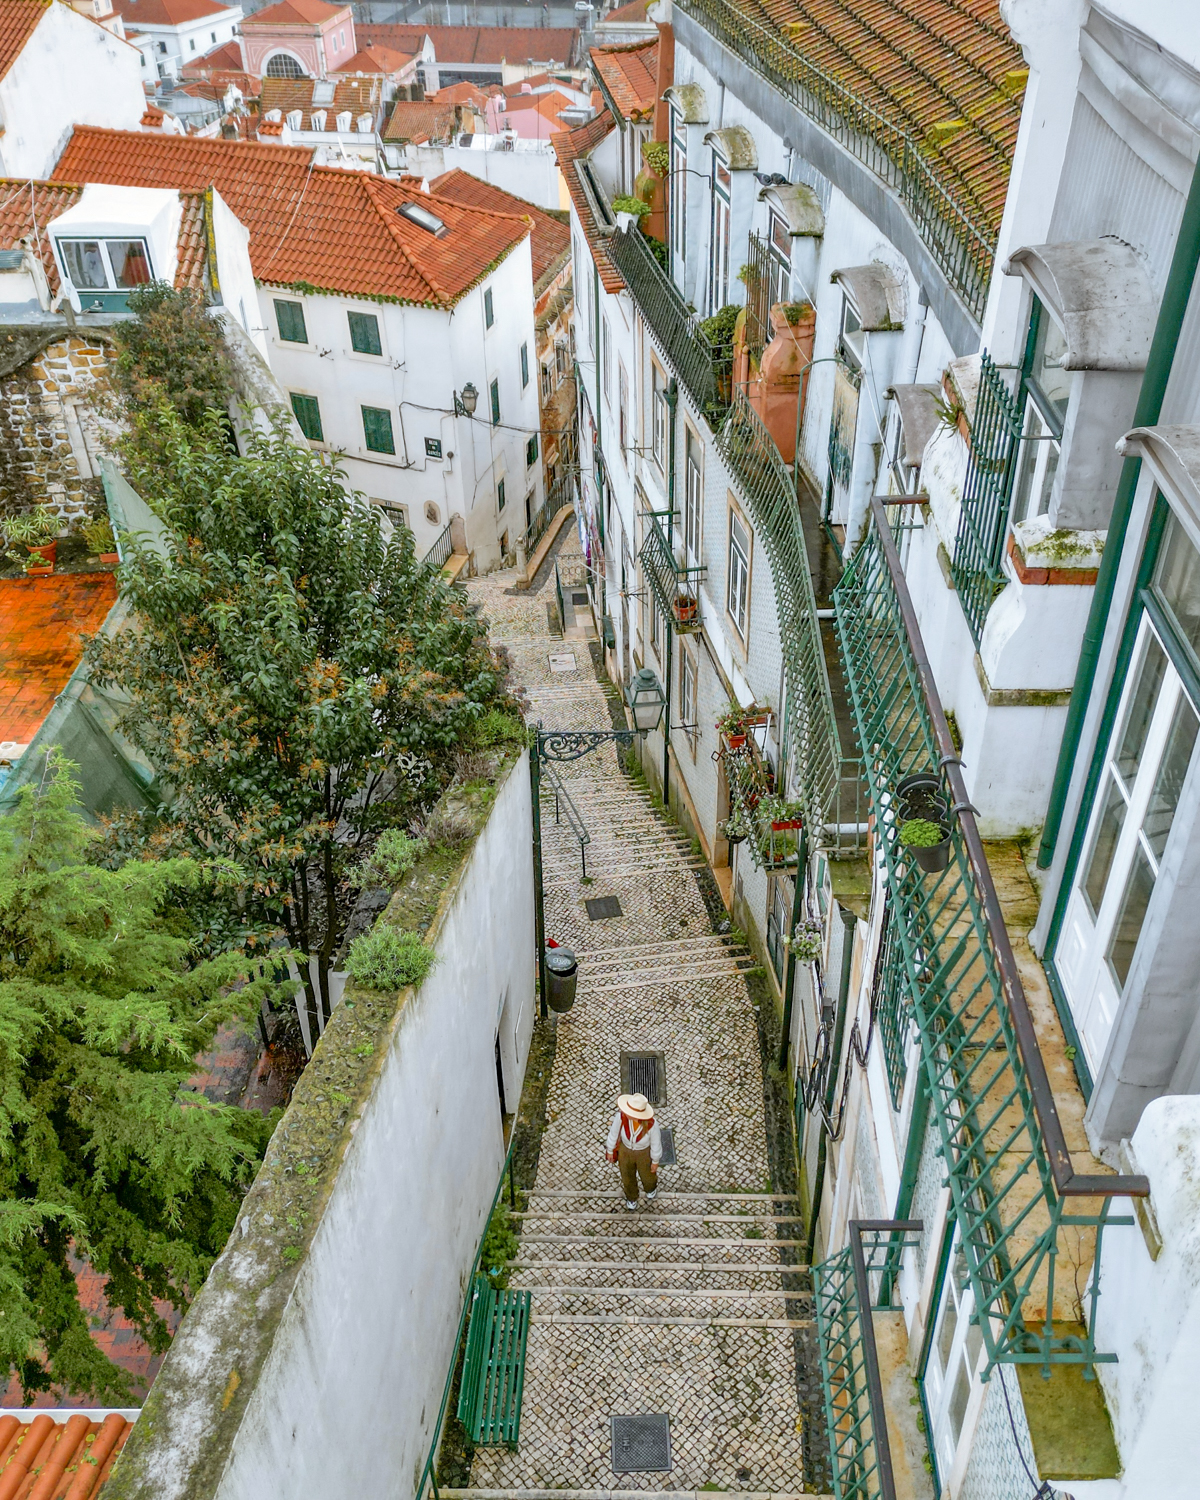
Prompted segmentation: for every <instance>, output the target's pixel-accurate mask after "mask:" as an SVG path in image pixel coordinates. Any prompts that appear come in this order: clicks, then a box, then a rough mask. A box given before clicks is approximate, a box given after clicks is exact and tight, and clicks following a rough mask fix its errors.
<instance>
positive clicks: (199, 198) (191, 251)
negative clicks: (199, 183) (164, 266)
mask: <svg viewBox="0 0 1200 1500" xmlns="http://www.w3.org/2000/svg"><path fill="white" fill-rule="evenodd" d="M179 196H180V198H181V199H182V200H183V217H182V218H181V220H180V223H179V241H178V249H179V263H178V265H177V266H176V267H175V285H176V286H177V287H185V286H190V287H191V288H192V289H193V290H194V291H197V292H202V291H203V290H204V272H205V270H206V268H207V265H208V226H207V224H206V223H205V219H204V198H205V195H204V194H203V193H180V195H179Z"/></svg>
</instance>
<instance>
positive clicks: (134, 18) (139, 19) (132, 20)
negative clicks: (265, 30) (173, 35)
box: [113, 0, 227, 31]
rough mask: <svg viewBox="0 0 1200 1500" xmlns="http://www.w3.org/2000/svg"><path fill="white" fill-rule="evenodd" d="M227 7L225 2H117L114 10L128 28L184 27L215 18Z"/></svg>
mask: <svg viewBox="0 0 1200 1500" xmlns="http://www.w3.org/2000/svg"><path fill="white" fill-rule="evenodd" d="M226 8H227V7H226V6H225V4H224V0H116V3H115V4H114V5H113V9H114V10H115V11H116V12H117V14H118V15H119V16H120V17H121V20H122V21H124V23H125V25H126V26H129V27H132V28H133V29H134V30H135V31H136V30H137V28H138V27H139V26H182V25H184V24H185V23H186V22H188V21H198V20H200V19H201V17H202V16H215V15H216V14H217V13H218V12H219V11H222V10H225V9H226Z"/></svg>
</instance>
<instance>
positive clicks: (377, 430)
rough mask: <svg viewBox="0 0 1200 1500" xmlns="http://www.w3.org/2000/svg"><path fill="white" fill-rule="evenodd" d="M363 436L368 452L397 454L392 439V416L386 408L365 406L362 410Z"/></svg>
mask: <svg viewBox="0 0 1200 1500" xmlns="http://www.w3.org/2000/svg"><path fill="white" fill-rule="evenodd" d="M362 419H363V436H364V437H365V438H366V440H367V450H368V452H371V453H395V451H396V444H395V441H394V440H393V438H392V414H391V412H390V411H388V409H387V407H385V406H364V407H363V409H362Z"/></svg>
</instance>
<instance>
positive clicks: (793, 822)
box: [771, 818, 804, 833]
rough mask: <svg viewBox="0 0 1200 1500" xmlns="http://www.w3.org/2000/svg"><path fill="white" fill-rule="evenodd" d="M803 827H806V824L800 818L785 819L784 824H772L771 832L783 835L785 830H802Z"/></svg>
mask: <svg viewBox="0 0 1200 1500" xmlns="http://www.w3.org/2000/svg"><path fill="white" fill-rule="evenodd" d="M803 826H804V824H803V822H802V821H801V819H799V818H785V819H784V821H783V822H782V823H772V824H771V832H772V833H783V832H784V830H785V829H788V828H802V827H803Z"/></svg>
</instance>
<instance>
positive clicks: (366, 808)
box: [90, 404, 497, 1036]
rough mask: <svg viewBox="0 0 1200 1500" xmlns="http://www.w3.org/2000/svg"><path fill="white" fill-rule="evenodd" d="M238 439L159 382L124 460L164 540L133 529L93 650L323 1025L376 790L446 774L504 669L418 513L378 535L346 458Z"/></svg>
mask: <svg viewBox="0 0 1200 1500" xmlns="http://www.w3.org/2000/svg"><path fill="white" fill-rule="evenodd" d="M245 442H246V448H247V451H246V453H245V454H244V456H242V457H240V458H239V457H238V456H237V455H235V454H232V453H231V452H230V451H229V450H228V449H227V448H226V447H225V446H224V444H223V441H222V438H221V433H220V426H219V421H218V418H217V417H216V415H215V414H210V415H209V416H208V417H206V418H204V419H203V420H202V422H201V426H200V429H199V430H198V431H190V430H188V429H187V428H186V427H185V426H184V425H183V424H182V422H181V421H180V419H179V418H178V416H177V415H176V414H175V413H174V411H173V410H172V409H171V408H170V407H168V406H167V405H166V404H163V405H162V406H160V407H159V408H158V410H156V411H152V412H143V413H138V414H136V415H135V417H134V427H133V432H132V436H131V438H130V440H129V441H128V442H127V444H126V457H127V462H128V465H129V468H130V478H131V480H132V482H133V483H134V484H135V485H136V486H137V487H138V488H139V489H140V491H141V493H142V495H143V498H145V499H146V501H147V502H148V503H149V504H151V505H152V506H153V507H154V509H155V511H156V512H157V513H158V515H159V516H160V517H161V518H162V520H163V522H164V525H165V529H166V538H165V542H164V547H165V555H160V554H159V553H158V552H156V551H152V550H150V549H149V548H146V547H143V548H138V547H136V546H135V547H134V549H133V555H132V557H131V559H130V560H129V561H128V562H127V563H126V564H125V565H124V567H123V568H122V573H121V588H122V594H123V597H124V598H125V599H126V601H127V602H128V603H129V605H130V606H131V611H132V619H131V626H132V628H130V629H127V630H125V631H122V632H120V633H118V634H117V635H115V636H113V637H110V638H104V637H100V638H97V639H96V640H94V641H93V642H92V645H91V648H90V656H91V661H92V665H93V670H94V672H95V674H96V676H97V678H98V680H99V681H100V682H101V683H103V684H106V685H115V686H117V687H119V688H120V689H121V690H122V691H123V692H124V693H125V694H127V695H128V698H129V702H130V707H129V710H128V712H127V714H126V716H125V720H124V723H123V731H124V733H126V734H127V735H129V737H130V738H131V739H132V740H133V742H134V743H135V744H136V745H137V746H138V748H139V749H140V750H141V751H142V752H143V753H144V754H145V755H146V757H147V758H148V759H149V761H150V762H151V764H152V765H154V766H155V767H156V769H157V771H158V773H159V775H160V776H161V778H162V779H163V781H164V782H165V783H166V784H167V785H168V786H169V787H170V789H171V805H170V808H169V809H167V810H165V816H166V820H167V823H168V824H169V825H170V828H171V829H172V830H173V833H174V835H175V836H177V837H179V838H183V839H185V840H187V841H190V845H191V847H193V848H194V849H195V850H196V851H197V853H202V852H203V853H206V854H207V855H210V856H220V857H221V858H224V859H226V860H228V861H231V862H233V863H236V864H237V865H239V866H240V867H241V868H242V869H243V870H244V871H245V872H246V876H247V886H246V888H245V891H244V892H243V893H242V900H243V907H244V910H243V912H242V916H243V918H244V919H245V920H247V921H249V922H251V923H252V924H254V923H256V924H257V925H258V928H259V930H260V931H263V930H266V929H269V928H275V929H278V928H280V927H282V928H283V930H284V932H285V933H286V936H287V939H288V942H289V944H290V946H291V948H292V949H293V950H294V951H296V952H297V953H301V954H306V955H309V956H310V957H311V958H312V959H313V960H314V963H313V969H314V970H315V981H314V980H313V979H311V978H310V977H309V971H308V970H307V969H305V970H303V971H302V978H303V979H304V982H305V994H306V1002H307V1007H308V1015H309V1025H310V1035H313V1036H315V1035H316V1022H317V997H318V994H319V996H320V999H321V1004H322V1006H323V1007H324V1008H325V1009H326V1012H327V1009H328V1004H329V992H328V982H329V981H328V975H329V969H330V965H331V960H332V958H333V955H334V953H335V952H336V951H337V949H338V946H339V944H340V941H341V939H342V937H343V935H344V932H345V927H346V922H347V920H348V918H349V915H350V910H351V906H352V902H351V897H352V894H353V892H352V890H351V888H350V883H349V882H350V881H351V879H352V878H353V865H354V859H355V851H356V850H357V849H358V848H359V846H360V844H361V841H362V839H363V837H364V836H365V834H366V833H367V832H368V831H369V830H370V829H371V828H372V827H373V826H374V825H375V823H376V821H377V819H378V818H379V814H378V812H377V807H378V804H379V802H380V799H381V798H385V797H386V798H389V799H391V803H392V805H393V807H394V806H395V805H396V803H399V804H400V807H401V808H402V807H403V806H404V804H405V802H406V801H407V802H408V803H409V804H410V805H411V803H412V802H415V801H420V800H424V799H426V798H428V797H429V796H430V795H431V794H432V793H433V792H434V791H436V790H437V789H438V787H439V785H440V780H441V775H442V772H441V767H442V766H443V764H444V763H445V762H447V761H448V760H449V759H450V757H451V754H452V752H453V751H454V749H455V748H456V747H458V746H459V745H460V744H461V742H462V741H463V739H464V738H469V737H470V733H471V729H472V726H473V725H474V723H475V722H476V721H477V720H478V719H480V718H481V717H482V716H483V715H484V714H485V712H486V710H487V708H488V705H489V704H490V703H491V701H492V700H493V698H494V697H495V694H496V690H497V671H496V667H495V664H494V662H493V658H492V656H491V653H490V651H489V650H488V648H487V645H486V640H485V639H484V638H483V637H482V636H481V634H480V632H479V628H478V627H477V625H476V623H475V622H474V620H473V619H472V618H471V617H470V616H469V615H468V614H467V612H466V611H465V609H464V607H463V605H462V603H461V602H460V600H459V598H458V597H457V596H456V595H455V593H454V592H453V590H451V589H450V588H449V587H448V586H447V585H446V583H445V582H444V580H443V579H442V578H441V576H440V574H439V573H437V572H436V571H435V570H432V569H429V568H426V567H423V566H422V565H421V564H420V563H419V562H418V561H417V559H416V557H415V555H414V552H413V544H412V536H411V533H409V532H407V531H404V530H402V529H397V530H396V531H395V532H394V533H393V534H392V538H391V540H390V542H387V543H385V542H384V541H383V539H382V536H381V533H380V527H379V523H378V519H377V516H376V513H375V511H374V510H373V509H372V508H371V507H370V506H369V505H368V504H367V503H366V502H365V501H363V499H362V497H361V496H352V495H350V494H349V493H348V492H347V491H346V489H345V488H344V486H343V476H342V475H341V474H340V472H339V471H337V470H335V469H331V468H327V467H326V466H325V465H323V464H322V463H321V462H320V460H319V459H318V458H317V457H316V455H314V454H313V453H311V452H310V451H309V450H308V449H306V448H303V447H300V446H299V445H297V444H295V443H293V442H292V441H290V440H289V439H288V438H287V437H286V436H285V435H284V434H283V433H282V431H279V432H275V433H272V434H268V435H265V436H264V435H262V434H259V433H254V432H250V433H248V434H247V436H246V439H245ZM147 454H151V455H152V457H149V458H148V457H147ZM159 455H165V462H162V463H160V462H159V461H158V458H159Z"/></svg>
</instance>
